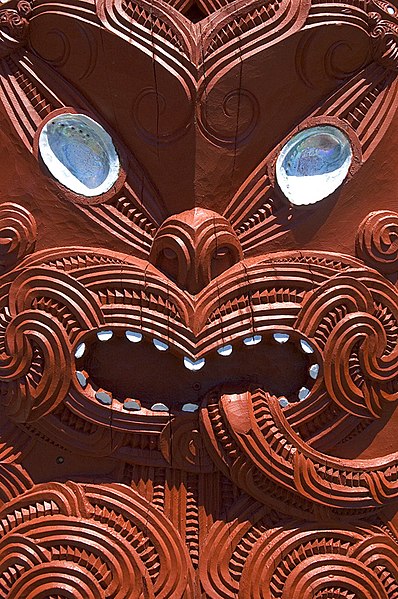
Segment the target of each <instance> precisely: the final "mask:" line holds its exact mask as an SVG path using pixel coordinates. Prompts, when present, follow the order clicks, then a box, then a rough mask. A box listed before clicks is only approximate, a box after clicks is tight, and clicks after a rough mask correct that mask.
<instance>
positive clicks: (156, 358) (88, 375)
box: [75, 329, 319, 412]
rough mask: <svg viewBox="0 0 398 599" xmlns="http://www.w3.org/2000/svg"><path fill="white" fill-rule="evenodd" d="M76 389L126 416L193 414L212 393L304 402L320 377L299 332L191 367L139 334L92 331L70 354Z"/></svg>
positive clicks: (252, 340)
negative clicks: (259, 392)
mask: <svg viewBox="0 0 398 599" xmlns="http://www.w3.org/2000/svg"><path fill="white" fill-rule="evenodd" d="M75 360H76V384H77V388H78V389H80V390H82V389H83V390H84V393H85V395H88V396H89V397H90V399H92V400H94V401H96V402H99V403H100V404H103V405H109V406H111V405H112V406H113V407H117V408H118V409H123V410H126V411H138V410H141V409H144V410H152V411H155V412H156V411H159V412H168V411H169V410H183V411H186V412H194V411H196V410H197V409H198V405H199V401H200V399H201V398H202V397H203V395H204V394H206V393H207V392H208V391H209V390H210V389H212V388H213V387H217V386H220V385H222V386H223V387H224V388H225V389H226V390H228V392H231V393H237V392H240V391H243V390H244V388H245V386H246V387H247V385H253V384H254V385H257V386H259V387H261V388H263V389H265V390H267V391H268V392H269V393H271V394H274V395H277V396H278V397H279V402H280V404H281V406H282V407H286V406H287V405H288V404H289V403H295V402H298V401H301V400H303V399H306V398H307V397H308V396H309V394H310V392H311V388H312V386H313V384H314V381H315V380H316V378H317V376H318V373H319V364H318V363H317V361H316V354H315V353H314V349H313V347H312V346H311V345H310V344H309V343H308V341H306V340H305V339H303V338H300V337H299V336H298V335H297V333H294V332H292V333H291V334H289V333H288V332H274V333H272V332H269V333H268V334H263V335H254V336H246V337H242V338H238V339H236V342H235V343H234V344H233V345H232V344H228V345H225V346H222V347H220V348H219V349H218V350H216V351H212V352H210V353H209V354H208V355H206V356H205V357H202V358H200V359H199V360H197V361H193V360H191V359H190V358H188V357H187V356H185V357H183V356H181V355H179V354H177V353H176V352H175V351H174V348H173V347H172V346H171V345H169V344H167V343H166V342H165V341H162V340H160V339H156V338H150V337H149V336H144V335H143V334H142V333H141V332H139V331H138V330H130V329H127V330H125V329H114V330H111V329H106V330H105V329H103V330H98V331H97V332H96V333H95V332H90V333H89V334H88V335H87V336H86V337H85V340H84V341H83V342H80V343H79V345H78V346H77V347H76V350H75Z"/></svg>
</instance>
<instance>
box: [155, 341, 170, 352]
mask: <svg viewBox="0 0 398 599" xmlns="http://www.w3.org/2000/svg"><path fill="white" fill-rule="evenodd" d="M152 343H153V344H154V346H155V347H156V349H158V350H159V351H167V350H168V349H169V346H168V344H167V343H165V342H164V341H160V340H159V339H153V340H152Z"/></svg>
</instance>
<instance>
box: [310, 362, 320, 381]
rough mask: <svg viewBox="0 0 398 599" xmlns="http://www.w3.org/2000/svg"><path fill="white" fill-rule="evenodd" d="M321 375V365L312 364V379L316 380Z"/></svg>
mask: <svg viewBox="0 0 398 599" xmlns="http://www.w3.org/2000/svg"><path fill="white" fill-rule="evenodd" d="M318 374H319V364H312V366H310V377H311V378H312V379H316V378H317V376H318Z"/></svg>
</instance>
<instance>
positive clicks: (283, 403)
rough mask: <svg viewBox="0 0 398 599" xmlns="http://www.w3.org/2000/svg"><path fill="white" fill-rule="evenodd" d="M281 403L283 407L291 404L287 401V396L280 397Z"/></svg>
mask: <svg viewBox="0 0 398 599" xmlns="http://www.w3.org/2000/svg"><path fill="white" fill-rule="evenodd" d="M279 405H280V406H281V408H286V406H288V405H289V402H288V401H287V399H286V397H281V398H280V399H279Z"/></svg>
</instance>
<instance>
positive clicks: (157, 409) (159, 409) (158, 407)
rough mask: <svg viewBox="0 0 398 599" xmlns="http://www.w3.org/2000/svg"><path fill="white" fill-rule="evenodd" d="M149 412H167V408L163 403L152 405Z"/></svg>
mask: <svg viewBox="0 0 398 599" xmlns="http://www.w3.org/2000/svg"><path fill="white" fill-rule="evenodd" d="M151 410H152V411H153V412H168V411H169V408H168V407H167V406H166V405H165V404H164V403H154V404H153V406H152V407H151Z"/></svg>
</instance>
